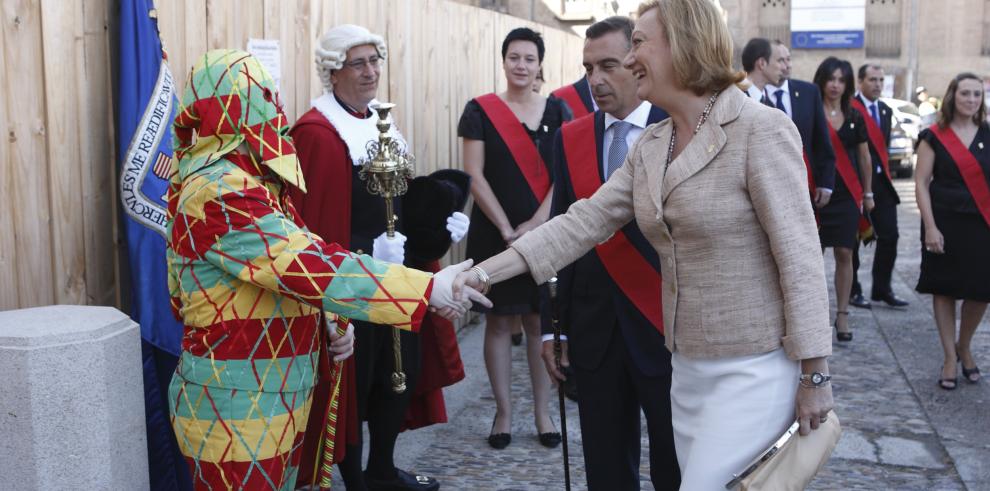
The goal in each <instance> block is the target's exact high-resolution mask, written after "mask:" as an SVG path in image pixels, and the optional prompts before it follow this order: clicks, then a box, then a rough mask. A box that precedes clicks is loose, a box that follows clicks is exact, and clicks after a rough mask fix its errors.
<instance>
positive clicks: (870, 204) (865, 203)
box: [863, 198, 877, 213]
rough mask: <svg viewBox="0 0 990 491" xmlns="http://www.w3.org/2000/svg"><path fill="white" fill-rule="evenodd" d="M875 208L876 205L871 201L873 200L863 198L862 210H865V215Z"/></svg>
mask: <svg viewBox="0 0 990 491" xmlns="http://www.w3.org/2000/svg"><path fill="white" fill-rule="evenodd" d="M876 207H877V204H876V202H875V201H873V198H863V209H864V210H866V213H870V212H872V211H873V209H874V208H876Z"/></svg>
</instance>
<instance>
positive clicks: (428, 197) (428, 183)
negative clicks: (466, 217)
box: [402, 169, 471, 262]
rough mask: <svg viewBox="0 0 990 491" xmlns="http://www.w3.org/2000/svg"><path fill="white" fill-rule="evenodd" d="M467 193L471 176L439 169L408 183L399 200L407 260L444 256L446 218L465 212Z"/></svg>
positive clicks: (445, 250)
mask: <svg viewBox="0 0 990 491" xmlns="http://www.w3.org/2000/svg"><path fill="white" fill-rule="evenodd" d="M470 191H471V176H470V175H468V174H467V173H466V172H464V171H460V170H457V169H441V170H438V171H436V172H434V173H432V174H430V175H429V176H420V177H417V178H415V179H413V180H412V181H410V182H409V190H408V191H407V192H406V194H405V195H403V197H402V228H403V231H404V233H405V234H406V257H407V259H411V260H413V261H414V262H429V261H433V260H436V259H439V258H441V257H443V255H444V254H446V253H447V249H449V248H450V232H448V231H447V217H449V216H450V215H451V214H452V213H454V212H455V211H463V210H464V206H465V205H467V200H468V197H469V196H470Z"/></svg>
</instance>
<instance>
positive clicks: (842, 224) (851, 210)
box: [818, 111, 869, 249]
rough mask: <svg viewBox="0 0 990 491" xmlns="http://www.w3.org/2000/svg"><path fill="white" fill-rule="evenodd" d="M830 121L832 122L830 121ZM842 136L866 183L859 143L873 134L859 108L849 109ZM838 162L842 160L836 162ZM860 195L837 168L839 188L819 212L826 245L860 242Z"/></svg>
mask: <svg viewBox="0 0 990 491" xmlns="http://www.w3.org/2000/svg"><path fill="white" fill-rule="evenodd" d="M826 124H828V123H827V122H826ZM838 133H839V139H840V140H842V146H843V147H844V148H845V150H846V154H847V155H849V161H850V162H851V163H852V167H853V170H855V171H856V178H857V179H859V180H860V181H859V182H860V186H862V183H863V181H862V177H860V175H859V151H858V148H857V147H858V146H859V144H861V143H863V142H865V141H867V139H868V138H869V136H868V135H867V133H866V124H865V122H864V121H863V116H862V115H861V114H859V111H849V114H847V115H846V121H845V122H844V123H842V127H841V128H839V130H838ZM836 165H838V164H836ZM856 198H858V197H857V196H853V195H852V194H851V193H850V192H849V188H847V187H846V184H845V182H844V181H843V180H842V176H841V175H839V171H838V169H836V171H835V189H833V190H832V198H831V199H830V200H829V202H828V204H827V205H825V207H824V208H822V209H821V211H820V212H819V216H820V217H821V228H819V229H818V238H819V240H821V242H822V247H848V248H850V249H851V248H853V247H854V246H855V245H856V234H857V231H858V227H859V216H860V211H859V207H857V206H856Z"/></svg>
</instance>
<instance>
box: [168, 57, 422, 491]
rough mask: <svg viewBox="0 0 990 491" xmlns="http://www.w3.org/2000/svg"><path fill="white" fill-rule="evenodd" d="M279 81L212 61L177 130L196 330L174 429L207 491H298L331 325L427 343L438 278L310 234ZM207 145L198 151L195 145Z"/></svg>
mask: <svg viewBox="0 0 990 491" xmlns="http://www.w3.org/2000/svg"><path fill="white" fill-rule="evenodd" d="M287 129H288V125H287V122H286V119H285V116H284V115H283V114H282V111H281V107H280V104H279V100H278V93H277V92H276V90H275V85H274V82H273V81H272V78H271V77H270V76H269V75H268V73H267V72H266V71H265V70H264V68H263V67H262V66H261V65H260V64H259V63H258V61H257V60H256V59H254V58H253V57H251V56H250V55H248V54H247V53H244V52H241V51H234V50H216V51H210V52H208V53H207V54H206V55H204V56H203V57H202V58H201V59H200V60H199V61H198V62H197V63H196V64H195V66H194V67H193V69H192V72H191V74H190V78H189V80H188V83H187V86H186V88H185V91H184V92H183V95H182V100H181V107H180V109H179V112H178V115H177V116H176V119H175V137H176V138H175V142H176V157H177V159H178V168H177V171H176V172H175V173H174V174H173V176H172V178H171V185H170V188H169V194H168V205H169V209H168V212H169V223H168V228H167V235H168V239H169V249H168V251H167V260H168V265H169V289H170V292H171V295H172V308H173V310H174V312H175V314H176V315H177V317H178V318H179V319H180V320H181V321H182V322H183V324H184V334H183V340H182V354H181V356H180V360H179V365H178V368H177V369H176V373H175V375H174V376H173V378H172V383H171V385H170V388H169V400H170V401H171V405H172V406H171V417H172V425H173V428H174V429H175V432H176V436H177V439H178V442H179V446H180V447H181V449H182V452H183V454H184V455H185V457H186V460H187V462H188V464H189V466H190V469H191V471H192V475H193V482H194V485H195V486H196V487H197V488H200V489H231V488H237V489H252V490H255V489H292V488H293V487H294V485H295V480H296V473H297V466H298V460H299V455H300V448H301V446H302V437H303V429H304V428H305V423H306V420H307V417H308V415H309V411H310V406H311V401H312V396H311V393H312V390H313V385H314V372H315V371H316V367H317V360H318V359H319V357H320V356H321V354H322V352H321V346H325V344H326V333H325V330H324V329H323V319H324V317H325V316H324V314H323V312H324V311H326V312H329V313H332V314H329V315H340V316H344V317H347V318H351V319H363V320H369V321H372V322H375V323H378V324H389V325H394V326H396V327H399V328H401V329H405V330H413V331H415V330H417V329H418V327H419V324H420V322H421V321H422V319H423V316H424V315H425V313H426V310H427V300H428V298H429V296H430V293H431V288H432V278H431V275H429V274H428V273H424V272H420V271H415V270H411V269H408V268H404V267H402V266H400V265H394V264H387V263H383V262H379V261H375V260H374V259H372V258H370V257H368V256H362V255H357V254H353V253H350V252H348V251H346V250H344V249H343V248H341V247H340V246H339V245H336V244H328V243H326V242H324V241H323V240H322V239H321V238H319V237H317V236H316V235H313V234H311V233H310V232H309V231H308V230H307V229H306V228H305V227H304V226H303V224H302V221H301V220H300V219H299V217H298V215H297V213H296V210H295V208H294V207H293V205H292V203H291V200H290V199H289V198H288V194H287V191H288V189H290V188H291V187H295V188H298V189H300V190H305V183H304V181H303V178H302V173H301V171H300V169H299V164H298V161H297V159H296V156H295V150H294V148H293V146H292V144H291V143H290V140H288V138H287V137H285V136H284V134H285V130H287ZM194 137H195V138H194Z"/></svg>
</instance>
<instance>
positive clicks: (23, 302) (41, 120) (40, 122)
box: [2, 0, 55, 308]
mask: <svg viewBox="0 0 990 491" xmlns="http://www.w3.org/2000/svg"><path fill="white" fill-rule="evenodd" d="M2 8H3V23H4V38H3V41H4V43H3V50H4V62H5V65H4V67H3V69H4V70H6V71H7V72H8V73H7V77H8V78H7V85H6V86H4V88H3V90H4V94H3V95H2V96H3V97H6V98H7V104H8V105H7V114H6V118H7V119H8V121H10V122H11V123H16V124H11V126H10V127H9V130H8V135H7V145H9V153H8V160H7V163H8V165H10V166H11V169H12V172H11V174H12V183H11V184H12V192H11V193H10V195H9V196H10V198H11V203H12V204H13V205H14V206H13V207H12V209H13V210H15V211H14V214H13V215H14V216H13V224H12V227H11V228H10V230H13V231H14V236H15V253H14V260H15V261H16V262H17V266H18V267H17V285H18V288H19V289H20V292H19V295H20V298H19V302H18V306H19V307H21V308H24V307H35V306H40V305H50V304H52V303H54V301H55V294H54V293H55V292H54V286H53V283H54V276H53V270H52V261H51V258H52V246H51V244H52V242H51V241H52V236H51V230H50V227H49V221H50V220H51V215H50V209H49V203H48V193H49V189H48V169H47V165H46V164H47V155H46V152H47V150H46V135H47V128H46V127H45V104H44V97H45V93H44V86H43V83H42V82H43V80H44V67H43V65H42V41H41V39H42V26H41V5H40V2H39V1H37V0H34V1H31V0H21V1H5V2H2Z"/></svg>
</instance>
